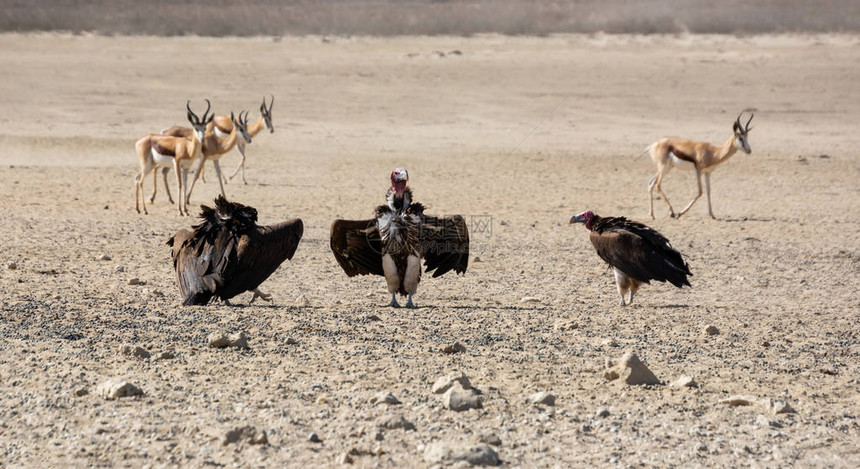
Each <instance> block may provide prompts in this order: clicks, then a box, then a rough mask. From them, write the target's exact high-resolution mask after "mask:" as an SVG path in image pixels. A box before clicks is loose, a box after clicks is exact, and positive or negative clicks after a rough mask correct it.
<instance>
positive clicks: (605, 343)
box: [600, 339, 618, 347]
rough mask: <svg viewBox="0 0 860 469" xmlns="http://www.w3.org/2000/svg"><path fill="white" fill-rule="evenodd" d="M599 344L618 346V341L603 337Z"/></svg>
mask: <svg viewBox="0 0 860 469" xmlns="http://www.w3.org/2000/svg"><path fill="white" fill-rule="evenodd" d="M600 345H602V346H604V347H618V342H616V341H615V339H603V340H602V341H601V342H600Z"/></svg>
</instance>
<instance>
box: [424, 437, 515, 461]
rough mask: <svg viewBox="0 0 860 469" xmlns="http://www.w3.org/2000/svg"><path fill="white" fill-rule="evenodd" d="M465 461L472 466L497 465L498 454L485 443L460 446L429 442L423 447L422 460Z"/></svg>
mask: <svg viewBox="0 0 860 469" xmlns="http://www.w3.org/2000/svg"><path fill="white" fill-rule="evenodd" d="M460 461H465V462H467V463H469V464H471V465H473V466H498V465H499V464H500V463H501V461H499V455H498V454H496V451H495V450H493V448H491V447H490V445H487V444H484V443H482V444H479V445H476V446H461V445H456V444H452V443H447V442H436V443H430V444H428V445H427V446H425V447H424V462H426V463H428V464H446V465H449V464H456V463H459V462H460Z"/></svg>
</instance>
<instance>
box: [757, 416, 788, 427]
mask: <svg viewBox="0 0 860 469" xmlns="http://www.w3.org/2000/svg"><path fill="white" fill-rule="evenodd" d="M755 423H756V424H758V425H759V426H760V427H772V428H782V422H780V421H779V420H771V419H769V418H768V417H767V416H766V415H763V414H758V416H756V418H755Z"/></svg>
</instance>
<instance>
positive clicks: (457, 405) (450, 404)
mask: <svg viewBox="0 0 860 469" xmlns="http://www.w3.org/2000/svg"><path fill="white" fill-rule="evenodd" d="M442 405H444V406H445V407H446V408H448V409H451V410H453V411H455V412H462V411H464V410H469V409H480V408H483V407H484V400H483V399H482V398H481V396H479V395H478V394H477V393H476V392H475V391H474V390H473V389H463V387H462V386H461V385H460V384H459V383H456V384H454V385H452V386H451V388H450V389H448V391H446V392H445V394H444V395H442Z"/></svg>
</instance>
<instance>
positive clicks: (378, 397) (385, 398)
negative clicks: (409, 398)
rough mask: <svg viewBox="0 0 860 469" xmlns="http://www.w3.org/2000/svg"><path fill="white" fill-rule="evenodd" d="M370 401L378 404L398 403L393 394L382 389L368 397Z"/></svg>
mask: <svg viewBox="0 0 860 469" xmlns="http://www.w3.org/2000/svg"><path fill="white" fill-rule="evenodd" d="M370 403H371V404H373V405H379V404H388V405H398V404H400V401H398V400H397V398H396V397H394V394H391V393H390V392H384V391H382V392H378V393H376V394H374V395H373V397H371V398H370Z"/></svg>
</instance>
